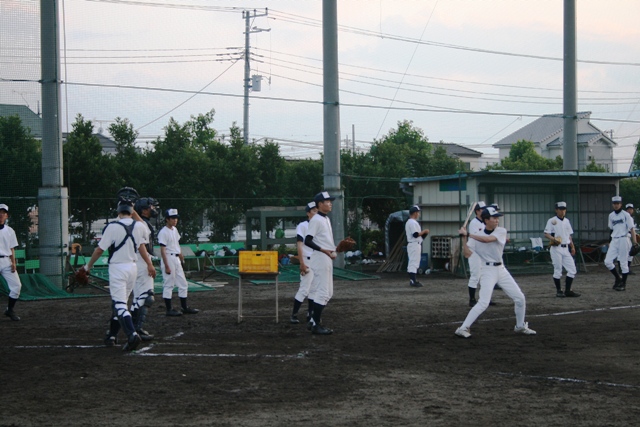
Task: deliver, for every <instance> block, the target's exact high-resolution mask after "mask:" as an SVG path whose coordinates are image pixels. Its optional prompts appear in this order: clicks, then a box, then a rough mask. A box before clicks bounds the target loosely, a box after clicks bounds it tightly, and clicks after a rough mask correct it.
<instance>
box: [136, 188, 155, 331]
mask: <svg viewBox="0 0 640 427" xmlns="http://www.w3.org/2000/svg"><path fill="white" fill-rule="evenodd" d="M157 204H158V202H157V201H156V200H155V199H153V198H151V197H144V198H141V199H138V200H136V203H135V205H134V209H135V211H136V213H137V214H138V215H139V216H140V219H141V220H142V221H143V222H144V224H145V226H146V230H145V234H146V239H145V240H146V241H147V243H146V245H145V247H146V248H147V253H148V254H149V256H153V241H154V237H155V230H154V228H153V225H151V218H156V217H157V216H158V212H157V211H156V205H157ZM153 301H154V298H153V277H151V276H149V275H148V274H147V271H146V264H145V261H144V259H143V258H142V255H141V254H140V253H138V276H137V278H136V284H135V286H134V287H133V301H132V302H131V317H132V318H133V325H134V326H135V328H136V332H138V335H140V338H142V341H151V340H152V339H153V335H151V334H150V333H149V332H147V331H146V330H145V329H144V328H143V326H144V323H145V321H146V319H147V311H148V309H149V307H151V305H153Z"/></svg>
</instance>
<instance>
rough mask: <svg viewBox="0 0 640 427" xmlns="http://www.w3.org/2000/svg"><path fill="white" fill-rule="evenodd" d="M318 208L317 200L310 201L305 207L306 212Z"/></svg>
mask: <svg viewBox="0 0 640 427" xmlns="http://www.w3.org/2000/svg"><path fill="white" fill-rule="evenodd" d="M314 208H317V206H316V202H309V203H307V206H305V207H304V211H305V212H311V209H314Z"/></svg>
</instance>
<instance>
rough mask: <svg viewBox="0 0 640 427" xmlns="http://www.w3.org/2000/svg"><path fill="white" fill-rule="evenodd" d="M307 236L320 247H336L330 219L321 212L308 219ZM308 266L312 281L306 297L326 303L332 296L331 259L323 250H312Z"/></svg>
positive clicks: (333, 248)
mask: <svg viewBox="0 0 640 427" xmlns="http://www.w3.org/2000/svg"><path fill="white" fill-rule="evenodd" d="M307 236H311V237H313V243H315V244H316V245H318V246H319V247H320V248H322V249H330V250H332V251H335V249H336V245H335V243H334V242H333V229H332V228H331V220H330V219H329V217H328V216H327V215H326V214H323V213H322V212H318V213H317V214H315V215H314V216H313V218H311V221H309V228H308V229H307ZM309 267H310V268H311V270H313V281H312V282H311V290H310V292H309V296H308V298H309V299H312V300H313V301H314V302H315V303H316V304H320V305H327V303H328V302H329V300H330V299H331V297H332V296H333V260H332V259H331V258H330V257H328V256H327V255H326V254H325V253H323V252H320V251H313V253H312V254H311V259H310V260H309Z"/></svg>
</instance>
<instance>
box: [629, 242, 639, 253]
mask: <svg viewBox="0 0 640 427" xmlns="http://www.w3.org/2000/svg"><path fill="white" fill-rule="evenodd" d="M638 253H640V245H639V244H637V243H636V244H635V245H633V246H631V250H630V251H629V256H636V255H638Z"/></svg>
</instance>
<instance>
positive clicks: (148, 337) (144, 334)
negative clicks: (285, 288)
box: [136, 329, 153, 341]
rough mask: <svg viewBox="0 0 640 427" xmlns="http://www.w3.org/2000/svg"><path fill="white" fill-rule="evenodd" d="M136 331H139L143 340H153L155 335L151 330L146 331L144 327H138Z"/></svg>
mask: <svg viewBox="0 0 640 427" xmlns="http://www.w3.org/2000/svg"><path fill="white" fill-rule="evenodd" d="M136 332H137V333H138V335H140V338H141V339H142V341H152V340H153V335H151V334H150V333H149V332H147V331H145V330H144V329H138V330H137V331H136Z"/></svg>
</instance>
